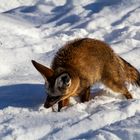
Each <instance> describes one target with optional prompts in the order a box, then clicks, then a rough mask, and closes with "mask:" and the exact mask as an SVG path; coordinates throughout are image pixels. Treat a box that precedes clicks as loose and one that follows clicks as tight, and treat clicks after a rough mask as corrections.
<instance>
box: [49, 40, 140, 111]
mask: <svg viewBox="0 0 140 140" xmlns="http://www.w3.org/2000/svg"><path fill="white" fill-rule="evenodd" d="M52 70H53V71H54V72H53V76H52V77H49V78H48V77H47V79H48V82H49V83H51V82H52V81H53V82H54V81H55V79H56V78H57V77H58V76H59V75H61V74H62V73H68V74H69V75H70V77H71V86H70V87H69V88H68V89H67V93H66V94H64V95H63V97H62V98H61V100H60V101H59V110H60V109H61V108H62V107H63V106H66V105H68V103H69V97H71V96H80V98H81V101H82V102H84V101H88V100H89V98H90V97H89V95H90V86H92V85H93V84H94V83H95V82H102V83H103V84H104V85H106V86H107V87H109V88H110V89H112V90H113V91H115V92H118V93H121V94H123V95H124V96H125V97H126V98H127V99H131V98H132V95H131V94H130V93H129V91H128V90H127V88H126V85H125V82H130V83H132V84H137V85H139V86H140V74H139V72H138V71H137V70H136V69H135V68H134V67H133V66H132V65H130V64H129V63H128V62H126V61H125V60H124V59H122V58H121V57H119V56H118V55H117V54H115V53H114V51H113V50H112V49H111V48H110V47H109V46H108V45H107V44H106V43H104V42H102V41H99V40H95V39H90V38H83V39H78V40H74V41H72V42H69V43H68V44H66V45H65V46H64V47H62V48H61V49H60V50H59V51H58V52H57V54H56V56H55V57H54V59H53V62H52ZM49 79H50V80H49ZM52 79H53V80H52ZM52 87H53V86H52ZM64 100H66V101H64Z"/></svg>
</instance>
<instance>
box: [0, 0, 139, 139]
mask: <svg viewBox="0 0 140 140" xmlns="http://www.w3.org/2000/svg"><path fill="white" fill-rule="evenodd" d="M139 19H140V0H112V1H111V0H81V1H79V0H59V1H58V0H37V1H36V0H1V3H0V27H1V29H0V139H1V140H58V139H59V140H74V139H78V140H79V139H82V140H139V139H140V88H138V87H133V86H131V85H128V88H129V90H130V91H131V93H133V96H134V99H132V100H126V99H124V98H122V97H119V96H117V95H115V94H112V93H108V92H105V91H102V90H101V88H102V86H100V85H95V87H94V88H93V89H92V93H93V95H94V94H96V95H97V96H96V97H95V98H94V99H92V100H91V101H89V102H86V103H75V104H74V105H71V106H69V107H66V108H63V109H62V110H61V112H52V110H51V109H45V108H44V107H43V103H44V100H45V98H46V95H45V93H44V86H43V84H44V80H43V78H42V77H41V76H40V74H39V73H38V72H37V71H36V70H35V68H34V67H33V66H32V64H31V60H32V59H35V60H36V61H39V62H41V63H43V64H45V65H47V66H50V64H51V61H52V59H53V57H54V55H55V53H56V51H57V50H58V49H59V48H60V47H61V46H63V45H64V44H65V43H66V42H67V41H69V40H72V39H75V38H79V37H92V38H97V39H100V40H104V41H106V42H107V43H109V44H110V45H111V47H112V48H113V49H114V50H115V52H116V53H118V54H119V55H120V56H121V57H123V58H124V59H126V60H127V61H128V62H129V63H131V64H132V65H134V66H135V67H136V68H137V69H138V70H139V71H140V61H139V60H140V20H139Z"/></svg>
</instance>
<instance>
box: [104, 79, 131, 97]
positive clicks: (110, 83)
mask: <svg viewBox="0 0 140 140" xmlns="http://www.w3.org/2000/svg"><path fill="white" fill-rule="evenodd" d="M104 84H105V85H106V86H107V87H109V88H110V89H111V90H113V91H114V92H117V93H121V94H123V95H124V96H125V97H126V98H127V99H132V98H133V97H132V95H131V93H130V92H129V91H128V89H127V88H126V86H125V84H124V83H123V82H120V81H114V80H105V81H104Z"/></svg>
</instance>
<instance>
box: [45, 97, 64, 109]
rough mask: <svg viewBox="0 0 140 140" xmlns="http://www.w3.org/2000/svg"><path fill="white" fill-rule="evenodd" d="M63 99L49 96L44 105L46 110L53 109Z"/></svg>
mask: <svg viewBox="0 0 140 140" xmlns="http://www.w3.org/2000/svg"><path fill="white" fill-rule="evenodd" d="M61 98H62V96H55V97H51V96H48V97H47V99H46V102H45V104H44V107H45V108H49V107H52V106H53V105H54V104H55V103H57V102H58V101H60V99H61Z"/></svg>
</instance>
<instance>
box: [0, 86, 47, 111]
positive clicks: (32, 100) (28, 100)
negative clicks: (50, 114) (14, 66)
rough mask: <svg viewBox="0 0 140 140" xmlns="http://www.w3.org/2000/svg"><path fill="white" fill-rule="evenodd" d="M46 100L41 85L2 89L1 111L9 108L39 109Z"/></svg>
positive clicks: (0, 95)
mask: <svg viewBox="0 0 140 140" xmlns="http://www.w3.org/2000/svg"><path fill="white" fill-rule="evenodd" d="M44 100H45V93H44V86H43V85H41V84H19V85H9V86H2V87H0V109H3V108H5V107H8V106H14V107H25V108H28V107H29V108H30V107H32V108H33V107H38V106H39V105H41V104H43V103H44Z"/></svg>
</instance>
